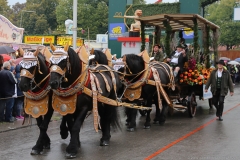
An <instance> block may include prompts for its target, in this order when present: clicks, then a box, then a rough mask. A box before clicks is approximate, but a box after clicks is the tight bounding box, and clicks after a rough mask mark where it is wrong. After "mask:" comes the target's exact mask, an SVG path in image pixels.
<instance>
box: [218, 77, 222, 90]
mask: <svg viewBox="0 0 240 160" xmlns="http://www.w3.org/2000/svg"><path fill="white" fill-rule="evenodd" d="M221 81H222V77H218V76H217V88H221Z"/></svg>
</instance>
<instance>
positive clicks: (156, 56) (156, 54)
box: [152, 44, 164, 62]
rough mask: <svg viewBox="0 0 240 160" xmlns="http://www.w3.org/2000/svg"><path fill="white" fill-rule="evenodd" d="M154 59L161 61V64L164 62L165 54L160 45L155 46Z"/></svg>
mask: <svg viewBox="0 0 240 160" xmlns="http://www.w3.org/2000/svg"><path fill="white" fill-rule="evenodd" d="M152 57H154V60H155V61H159V62H162V61H163V58H164V54H163V51H162V47H161V46H160V45H158V44H156V45H154V47H153V53H152Z"/></svg>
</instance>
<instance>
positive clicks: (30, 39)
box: [24, 36, 55, 44]
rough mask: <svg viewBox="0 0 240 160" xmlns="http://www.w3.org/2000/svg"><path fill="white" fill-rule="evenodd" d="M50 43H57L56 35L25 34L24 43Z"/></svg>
mask: <svg viewBox="0 0 240 160" xmlns="http://www.w3.org/2000/svg"><path fill="white" fill-rule="evenodd" d="M42 42H43V44H50V43H53V44H54V43H55V37H54V36H24V43H27V44H42Z"/></svg>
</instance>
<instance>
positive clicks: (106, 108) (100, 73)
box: [50, 45, 121, 158]
mask: <svg viewBox="0 0 240 160" xmlns="http://www.w3.org/2000/svg"><path fill="white" fill-rule="evenodd" d="M83 48H84V47H83ZM52 50H53V56H52V57H51V63H52V66H51V72H50V86H51V88H52V89H53V91H54V93H55V94H56V96H58V99H62V98H64V96H65V95H68V96H67V97H65V98H66V99H68V97H71V96H73V97H74V96H76V98H74V99H73V100H71V102H73V101H74V100H76V101H74V102H75V105H74V106H73V104H72V106H71V107H75V111H74V112H73V113H72V115H73V116H74V118H75V121H74V124H73V127H72V130H71V139H70V143H69V145H68V146H67V148H66V152H67V153H66V155H65V156H66V158H73V157H76V154H77V152H78V145H77V140H78V138H79V132H80V128H81V126H82V124H83V122H84V119H85V118H86V115H87V113H88V111H91V110H93V114H94V116H93V117H94V128H95V130H96V131H98V127H99V126H100V127H101V131H102V137H101V139H100V146H108V145H109V143H110V137H111V135H110V125H111V126H112V127H114V128H121V127H120V124H119V120H118V113H117V108H116V107H115V106H112V105H111V103H107V101H106V103H104V104H103V103H102V102H104V101H100V102H99V99H106V98H108V101H111V100H114V101H115V100H116V98H117V97H116V92H117V91H118V86H119V85H120V83H121V82H120V80H119V78H118V74H117V73H114V72H110V71H107V70H108V68H109V66H106V65H96V66H94V67H91V68H90V67H88V65H86V64H83V62H87V61H88V60H87V59H88V57H87V54H83V53H79V55H78V54H77V53H76V52H75V51H74V50H73V49H72V48H70V47H68V45H66V46H65V47H64V49H61V48H55V47H53V46H52ZM87 63H88V62H87ZM110 70H112V69H110ZM95 82H96V83H95ZM96 88H97V90H96ZM73 89H75V90H76V91H73ZM69 95H70V96H69ZM69 101H70V100H69ZM114 101H113V102H114ZM66 103H67V102H66ZM66 106H68V105H65V104H62V105H61V106H60V108H64V107H66ZM65 109H66V108H65ZM66 110H67V109H66ZM98 113H99V115H100V122H99V121H98ZM99 123H100V125H99Z"/></svg>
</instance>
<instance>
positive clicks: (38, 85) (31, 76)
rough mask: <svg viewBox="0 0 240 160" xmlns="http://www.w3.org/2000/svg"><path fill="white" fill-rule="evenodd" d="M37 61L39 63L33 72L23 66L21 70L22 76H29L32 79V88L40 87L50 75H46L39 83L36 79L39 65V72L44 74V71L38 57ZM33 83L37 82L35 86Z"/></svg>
mask: <svg viewBox="0 0 240 160" xmlns="http://www.w3.org/2000/svg"><path fill="white" fill-rule="evenodd" d="M36 61H37V65H35V66H34V70H33V73H31V72H30V71H29V70H27V69H25V68H23V69H22V70H21V72H20V76H21V77H26V78H29V79H30V86H31V90H34V89H35V88H37V87H38V88H40V85H41V84H42V83H43V82H44V81H45V80H46V79H47V78H48V77H49V76H50V74H48V75H47V76H46V77H44V79H42V80H41V81H40V82H39V83H37V82H36V81H35V74H36V70H37V67H38V72H39V73H40V74H42V72H41V71H40V65H39V61H38V59H36ZM33 83H34V84H35V87H32V86H33Z"/></svg>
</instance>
